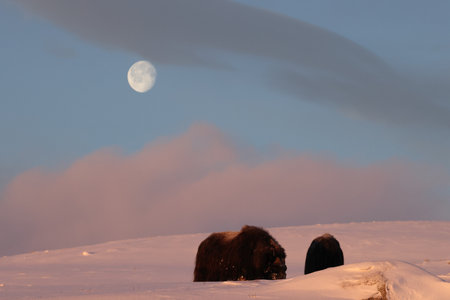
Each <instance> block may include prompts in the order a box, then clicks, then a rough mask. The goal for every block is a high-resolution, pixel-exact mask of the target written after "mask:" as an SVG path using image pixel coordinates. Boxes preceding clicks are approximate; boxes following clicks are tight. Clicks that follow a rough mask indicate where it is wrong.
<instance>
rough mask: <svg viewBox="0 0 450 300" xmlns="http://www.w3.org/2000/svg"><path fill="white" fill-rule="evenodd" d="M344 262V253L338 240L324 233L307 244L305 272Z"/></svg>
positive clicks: (339, 264)
mask: <svg viewBox="0 0 450 300" xmlns="http://www.w3.org/2000/svg"><path fill="white" fill-rule="evenodd" d="M343 264H344V253H343V252H342V249H341V246H340V245H339V242H338V241H337V240H336V239H335V238H334V236H332V235H331V234H328V233H325V234H324V235H321V236H319V237H317V238H315V239H314V240H313V241H312V243H311V245H310V246H309V249H308V253H307V254H306V261H305V274H309V273H312V272H316V271H320V270H323V269H326V268H330V267H337V266H341V265H343Z"/></svg>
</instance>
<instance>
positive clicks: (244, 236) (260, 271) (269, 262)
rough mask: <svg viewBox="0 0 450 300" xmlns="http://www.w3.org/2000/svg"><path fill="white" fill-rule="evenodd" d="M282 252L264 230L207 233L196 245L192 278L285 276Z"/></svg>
mask: <svg viewBox="0 0 450 300" xmlns="http://www.w3.org/2000/svg"><path fill="white" fill-rule="evenodd" d="M285 259H286V253H285V251H284V249H283V247H281V246H280V244H279V243H278V242H277V241H276V240H275V239H274V238H273V237H272V236H271V235H270V234H269V233H268V232H267V231H265V230H264V229H262V228H259V227H255V226H244V227H242V229H241V231H240V232H218V233H213V234H211V235H210V236H209V237H208V238H206V239H205V240H204V241H203V242H202V243H201V244H200V246H199V247H198V251H197V257H196V261H195V270H194V281H225V280H254V279H284V278H286V269H287V268H286V263H285Z"/></svg>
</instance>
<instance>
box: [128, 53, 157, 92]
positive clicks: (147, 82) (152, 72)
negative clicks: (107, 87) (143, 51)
mask: <svg viewBox="0 0 450 300" xmlns="http://www.w3.org/2000/svg"><path fill="white" fill-rule="evenodd" d="M127 78H128V84H129V85H130V86H131V88H132V89H133V90H135V91H136V92H139V93H145V92H147V91H148V90H150V89H151V88H152V87H153V85H154V84H155V79H156V69H155V67H154V66H153V65H152V64H151V63H150V62H148V61H146V60H140V61H138V62H135V63H134V64H133V65H132V66H131V67H130V69H129V70H128V76H127Z"/></svg>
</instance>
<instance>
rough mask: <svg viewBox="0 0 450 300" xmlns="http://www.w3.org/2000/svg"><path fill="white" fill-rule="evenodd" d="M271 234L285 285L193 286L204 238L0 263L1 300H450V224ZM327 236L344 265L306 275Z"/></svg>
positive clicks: (122, 244)
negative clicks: (310, 254)
mask: <svg viewBox="0 0 450 300" xmlns="http://www.w3.org/2000/svg"><path fill="white" fill-rule="evenodd" d="M252 225H258V224H252ZM236 230H239V228H236ZM268 230H269V231H270V233H271V234H272V235H273V236H274V237H275V238H276V239H277V240H278V241H279V242H280V244H281V245H282V246H283V247H284V248H285V249H286V253H287V260H286V263H287V266H288V270H287V272H288V276H287V279H286V280H275V281H270V280H257V281H240V282H230V281H228V282H207V283H199V282H195V283H194V282H192V279H193V274H192V272H193V270H194V260H195V254H196V251H197V247H198V245H199V243H200V242H201V241H202V240H203V239H204V238H205V237H206V236H207V235H208V234H209V233H204V234H191V235H177V236H161V237H151V238H145V239H134V240H126V241H116V242H109V243H104V244H98V245H91V246H84V247H77V248H71V249H61V250H46V251H39V252H33V253H29V254H22V255H16V256H9V257H1V258H0V299H8V300H9V299H11V300H13V299H71V300H74V299H82V300H87V299H99V300H102V299H107V300H111V299H368V298H371V297H373V298H372V299H450V283H449V282H450V222H374V223H350V224H331V225H314V226H298V227H283V228H269V229H268ZM325 232H328V233H331V234H333V235H334V236H335V237H336V238H337V239H338V240H339V242H340V244H341V247H342V249H343V252H344V257H345V265H344V266H341V267H336V268H330V269H327V270H323V271H320V272H315V273H311V274H309V275H306V276H304V275H303V267H304V260H305V256H306V251H307V250H308V247H309V244H310V243H311V241H312V239H313V238H315V237H316V236H318V235H321V234H323V233H325Z"/></svg>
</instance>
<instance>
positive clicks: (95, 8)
mask: <svg viewBox="0 0 450 300" xmlns="http://www.w3.org/2000/svg"><path fill="white" fill-rule="evenodd" d="M16 2H18V3H20V4H21V5H22V6H23V7H24V8H25V9H27V10H29V11H31V12H33V13H36V14H38V15H41V16H43V17H45V18H47V19H49V20H51V21H52V22H55V23H56V24H58V25H61V26H63V27H65V28H66V29H67V30H69V31H71V32H74V33H75V34H77V35H78V36H80V37H81V38H83V39H86V40H88V41H90V42H93V43H97V44H101V45H103V46H109V47H113V48H119V49H123V50H127V51H132V52H135V53H138V54H139V55H142V56H143V57H146V58H148V59H150V60H152V61H153V62H156V63H161V64H177V65H201V66H207V67H212V68H214V67H223V66H224V64H225V63H224V62H223V61H222V60H221V58H220V56H219V55H215V56H214V55H213V53H214V52H215V50H219V51H221V52H223V51H225V52H231V53H235V54H243V55H253V56H259V57H265V58H268V59H271V60H275V61H279V62H280V66H281V65H284V66H285V67H284V69H283V70H282V71H281V72H280V73H276V74H277V76H278V77H277V78H271V81H273V82H274V83H275V86H276V87H278V88H280V89H282V90H283V91H287V92H289V93H291V94H293V95H294V96H296V97H297V98H300V99H301V100H304V101H305V100H309V101H315V102H320V103H322V104H326V105H332V106H334V107H337V108H339V109H341V110H344V111H348V110H351V111H354V112H356V113H358V114H359V115H361V116H362V117H364V118H368V119H370V120H375V121H382V122H387V123H388V124H395V125H400V126H410V125H415V126H416V127H417V126H425V127H430V128H433V129H440V130H441V129H445V130H448V129H449V128H450V109H449V107H448V106H446V105H445V103H444V105H443V104H442V103H439V102H442V99H444V100H443V101H445V102H448V98H449V97H448V89H447V88H446V87H445V86H446V84H445V82H444V84H438V86H435V87H434V88H430V87H428V88H424V86H421V85H420V84H418V83H417V82H412V81H410V80H409V79H405V78H406V77H405V76H397V75H396V74H395V73H394V72H393V71H392V70H391V69H390V68H389V67H388V66H387V65H386V64H385V63H384V62H383V61H382V60H380V59H379V58H378V57H376V56H375V55H374V54H372V53H371V52H370V51H368V50H366V49H365V48H363V47H361V46H359V45H357V44H356V43H354V42H352V41H350V40H348V39H346V38H344V37H341V36H339V35H337V34H335V33H332V32H330V31H327V30H324V29H321V28H319V27H317V26H314V25H312V24H309V23H306V22H302V21H300V20H296V19H293V18H289V17H286V16H283V15H279V14H275V13H272V12H269V11H265V10H262V9H258V8H254V7H250V6H246V5H243V4H239V3H236V2H231V1H225V0H190V1H184V0H153V1H147V0H131V1H119V0H77V1H72V0H41V1H34V0H17V1H16ZM282 62H284V63H282ZM286 62H287V65H288V66H289V67H286ZM280 68H281V67H280ZM269 77H270V76H269ZM427 95H440V96H441V97H440V99H439V98H437V99H432V98H429V96H428V97H427ZM442 96H443V97H442Z"/></svg>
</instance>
